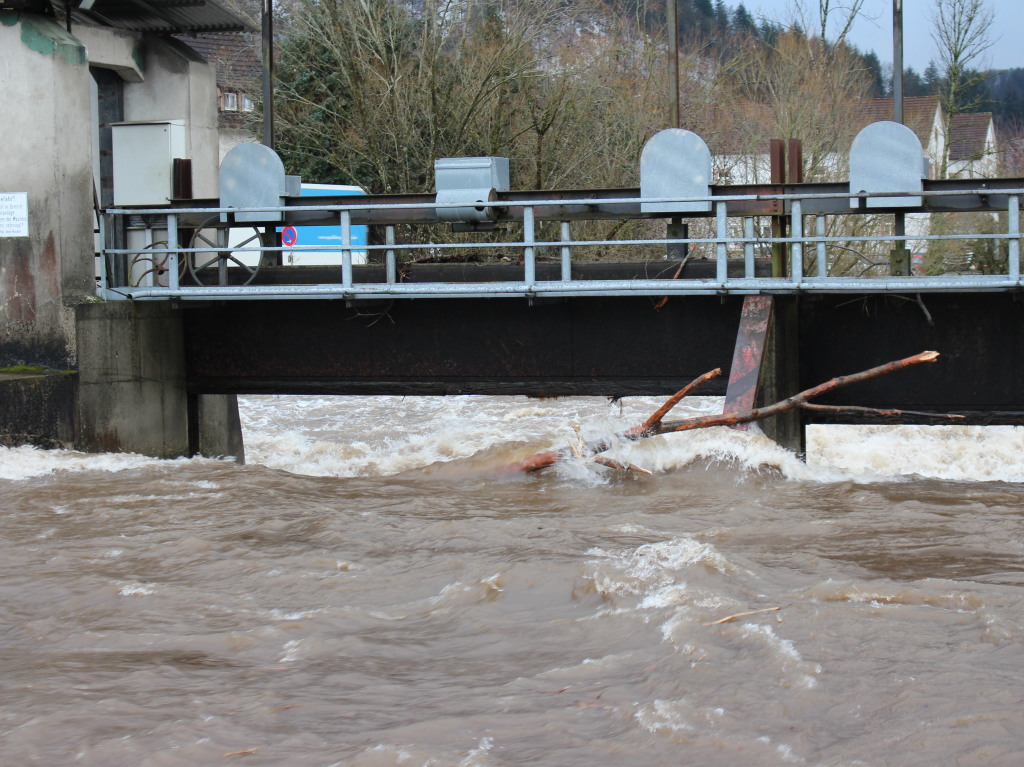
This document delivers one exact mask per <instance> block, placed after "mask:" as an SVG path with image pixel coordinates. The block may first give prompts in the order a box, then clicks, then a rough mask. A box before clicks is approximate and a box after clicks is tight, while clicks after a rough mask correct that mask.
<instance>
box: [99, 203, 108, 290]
mask: <svg viewBox="0 0 1024 767" xmlns="http://www.w3.org/2000/svg"><path fill="white" fill-rule="evenodd" d="M108 215H110V214H109V213H100V214H99V223H100V288H102V289H103V290H106V289H107V288H109V287H110V281H109V279H108V278H107V216H108Z"/></svg>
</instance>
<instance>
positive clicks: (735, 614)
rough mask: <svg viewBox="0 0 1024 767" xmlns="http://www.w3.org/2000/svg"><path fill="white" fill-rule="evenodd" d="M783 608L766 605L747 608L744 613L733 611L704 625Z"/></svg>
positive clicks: (715, 624) (726, 621) (714, 624)
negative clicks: (760, 607) (755, 608)
mask: <svg viewBox="0 0 1024 767" xmlns="http://www.w3.org/2000/svg"><path fill="white" fill-rule="evenodd" d="M781 609H782V608H781V607H765V608H762V609H760V610H747V611H746V612H742V613H733V614H732V615H726V616H725V617H724V618H719V619H718V620H717V621H711V622H710V623H705V624H704V625H705V626H717V625H718V624H720V623H728V622H729V621H734V620H736V619H737V618H746V617H747V616H748V615H757V614H758V613H773V612H775V611H776V610H781Z"/></svg>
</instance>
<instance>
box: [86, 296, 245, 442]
mask: <svg viewBox="0 0 1024 767" xmlns="http://www.w3.org/2000/svg"><path fill="white" fill-rule="evenodd" d="M78 337H79V350H80V354H81V365H80V367H79V374H78V411H77V418H78V438H77V446H78V447H79V449H82V450H86V451H90V452H101V451H102V452H134V453H142V454H144V455H151V456H156V457H158V458H177V457H179V456H187V455H190V454H191V453H192V452H193V451H195V452H197V453H199V454H202V455H208V456H228V455H230V456H234V457H235V458H236V460H238V461H239V462H242V461H244V454H243V452H242V431H241V424H240V423H239V419H238V408H237V401H236V399H235V398H234V397H233V396H232V397H226V396H223V395H220V396H212V395H211V396H204V397H199V398H197V401H195V402H194V403H192V404H193V407H192V408H191V410H192V418H193V419H194V422H193V424H192V438H191V440H190V434H189V411H190V407H189V405H190V403H189V397H188V393H187V391H186V389H185V352H184V338H183V323H182V317H181V311H180V310H178V309H177V308H174V307H172V306H170V305H169V304H167V303H165V302H163V301H159V302H158V301H114V302H108V303H94V304H82V305H81V306H80V307H79V308H78ZM190 443H191V444H190Z"/></svg>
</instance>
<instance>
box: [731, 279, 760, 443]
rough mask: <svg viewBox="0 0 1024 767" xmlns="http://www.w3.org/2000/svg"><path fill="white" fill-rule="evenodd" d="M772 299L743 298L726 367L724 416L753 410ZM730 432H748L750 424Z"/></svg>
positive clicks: (758, 297)
mask: <svg viewBox="0 0 1024 767" xmlns="http://www.w3.org/2000/svg"><path fill="white" fill-rule="evenodd" d="M772 305H773V303H772V297H771V296H746V297H745V298H744V299H743V310H742V312H741V314H740V329H739V331H738V332H737V334H736V347H735V348H734V349H733V352H732V364H731V365H730V366H729V388H728V389H727V390H726V393H725V404H724V405H723V406H722V412H723V413H737V412H741V411H744V410H750V409H751V408H753V407H754V400H755V399H756V397H757V388H758V385H759V384H760V383H761V368H762V365H763V364H764V358H765V343H766V342H767V339H768V325H769V322H770V320H771V316H772ZM732 428H734V429H736V430H738V431H747V430H748V429H749V428H750V424H746V423H743V424H736V425H735V426H733V427H732Z"/></svg>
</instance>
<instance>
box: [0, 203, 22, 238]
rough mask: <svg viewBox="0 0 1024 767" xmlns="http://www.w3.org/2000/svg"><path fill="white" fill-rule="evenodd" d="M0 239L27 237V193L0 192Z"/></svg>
mask: <svg viewBox="0 0 1024 767" xmlns="http://www.w3.org/2000/svg"><path fill="white" fill-rule="evenodd" d="M0 237H28V193H27V192H0Z"/></svg>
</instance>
